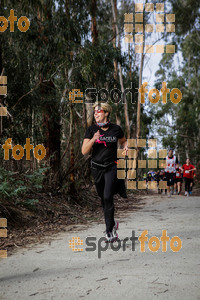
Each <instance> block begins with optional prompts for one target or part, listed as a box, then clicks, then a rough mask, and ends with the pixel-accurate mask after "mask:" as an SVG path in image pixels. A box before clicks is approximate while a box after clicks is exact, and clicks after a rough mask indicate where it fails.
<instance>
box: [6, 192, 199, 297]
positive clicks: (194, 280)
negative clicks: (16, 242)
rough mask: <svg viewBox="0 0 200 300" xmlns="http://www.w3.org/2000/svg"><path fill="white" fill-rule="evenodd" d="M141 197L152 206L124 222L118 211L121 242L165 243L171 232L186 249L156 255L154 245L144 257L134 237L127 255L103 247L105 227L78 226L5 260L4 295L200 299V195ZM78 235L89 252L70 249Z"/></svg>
mask: <svg viewBox="0 0 200 300" xmlns="http://www.w3.org/2000/svg"><path fill="white" fill-rule="evenodd" d="M141 198H142V202H143V203H145V205H141V206H142V209H139V210H137V211H133V212H129V214H128V215H125V214H124V217H122V216H121V217H119V215H118V213H119V211H118V213H117V216H116V217H117V218H119V221H120V227H119V238H120V241H122V242H123V241H124V239H125V238H126V237H130V236H131V232H132V231H135V234H136V236H140V235H141V233H142V232H143V231H144V230H148V234H147V238H148V241H149V240H150V238H151V237H152V236H156V237H158V238H160V237H161V235H162V230H167V236H169V238H170V240H171V239H172V237H174V236H178V237H179V238H180V239H181V241H182V248H181V249H180V251H179V252H173V251H172V249H171V244H170V242H167V251H166V252H162V245H160V248H159V249H158V251H157V252H152V251H150V249H149V248H148V241H147V242H145V252H141V249H140V242H139V241H136V242H135V250H133V248H132V242H131V240H130V239H129V240H128V241H127V242H126V248H125V250H123V248H122V247H121V248H120V249H118V251H114V249H115V248H114V247H118V243H117V242H116V243H114V244H115V245H114V244H113V247H111V244H110V245H108V248H107V250H105V251H103V249H102V248H104V249H105V243H104V242H103V241H102V242H101V243H99V241H100V240H99V238H100V237H101V236H102V233H103V230H104V224H103V222H101V223H93V224H90V226H89V227H88V225H86V226H84V225H76V226H75V227H74V228H72V230H71V231H70V232H62V233H59V234H57V236H55V237H54V239H52V240H51V241H49V242H45V243H42V244H39V245H30V246H29V249H19V251H18V252H17V253H15V254H14V255H11V256H10V255H8V258H7V259H2V260H0V268H1V275H0V298H1V299H2V300H13V299H16V300H27V299H37V300H46V299H51V300H54V299H56V300H57V299H59V300H60V299H70V300H71V299H81V298H83V299H91V300H93V299H111V300H112V299H113V300H116V299H122V298H123V299H136V300H140V299H145V300H151V299H160V300H168V299H177V300H183V299H194V300H200V288H199V287H200V259H199V258H200V255H199V246H200V237H199V227H200V219H199V209H200V197H198V196H195V195H194V196H192V197H184V196H175V195H174V196H172V197H171V198H168V197H166V196H165V195H158V194H154V195H149V194H148V195H147V194H146V195H143V196H141ZM129 204H130V203H129ZM136 206H137V205H136ZM96 215H97V214H96ZM76 236H79V237H80V239H81V240H83V246H82V247H83V251H82V252H75V251H72V249H71V248H69V241H70V240H71V239H72V237H76ZM87 237H96V238H97V239H96V240H95V241H96V243H95V244H96V246H97V247H96V250H94V251H88V250H87V245H86V238H87ZM100 246H101V248H100ZM154 246H155V245H154ZM175 246H176V244H175ZM77 247H80V246H77ZM115 250H116V249H115ZM99 252H100V254H101V256H100V258H98V254H99Z"/></svg>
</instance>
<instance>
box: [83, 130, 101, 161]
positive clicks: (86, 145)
mask: <svg viewBox="0 0 200 300" xmlns="http://www.w3.org/2000/svg"><path fill="white" fill-rule="evenodd" d="M99 136H100V132H99V130H98V131H97V132H95V134H94V136H93V138H92V139H84V140H83V145H82V149H81V152H82V154H83V155H85V154H87V153H89V152H90V151H91V149H92V147H93V145H94V142H95V141H96V140H97V139H98V138H99Z"/></svg>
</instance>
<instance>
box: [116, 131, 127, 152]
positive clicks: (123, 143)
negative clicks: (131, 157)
mask: <svg viewBox="0 0 200 300" xmlns="http://www.w3.org/2000/svg"><path fill="white" fill-rule="evenodd" d="M118 141H119V142H120V145H121V146H122V147H123V150H124V151H126V155H127V152H128V146H127V140H126V138H125V136H123V137H122V138H121V139H118ZM124 151H123V152H124Z"/></svg>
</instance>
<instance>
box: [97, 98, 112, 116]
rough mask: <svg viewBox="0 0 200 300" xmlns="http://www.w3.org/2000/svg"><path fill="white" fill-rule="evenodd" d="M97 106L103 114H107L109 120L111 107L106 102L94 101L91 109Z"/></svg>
mask: <svg viewBox="0 0 200 300" xmlns="http://www.w3.org/2000/svg"><path fill="white" fill-rule="evenodd" d="M97 106H100V107H101V108H102V109H103V110H104V111H105V112H109V114H108V118H109V116H110V113H111V112H112V107H111V106H110V105H109V104H108V103H107V102H99V101H96V102H95V103H94V104H93V105H92V107H93V109H95V107H97Z"/></svg>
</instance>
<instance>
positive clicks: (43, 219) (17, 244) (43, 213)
mask: <svg viewBox="0 0 200 300" xmlns="http://www.w3.org/2000/svg"><path fill="white" fill-rule="evenodd" d="M145 193H146V192H144V191H140V192H139V194H138V192H135V193H129V196H128V199H123V198H121V197H119V196H118V195H115V196H114V199H115V211H116V213H117V214H118V215H121V216H122V215H123V214H127V213H129V212H131V211H134V210H136V209H140V207H141V206H142V202H141V200H140V199H139V197H138V195H141V194H145ZM136 194H137V197H136ZM35 196H36V197H37V199H38V200H39V202H38V203H36V204H34V205H29V206H27V205H26V206H23V205H16V204H14V203H12V202H9V201H4V202H1V203H0V218H7V224H8V227H7V229H8V237H7V238H0V249H5V250H7V251H8V252H9V254H11V253H13V252H14V250H17V249H19V248H21V247H27V246H28V245H29V244H31V243H37V242H38V243H40V242H42V241H45V240H50V239H51V237H53V236H55V235H56V234H57V233H58V232H64V231H70V230H73V229H74V228H75V227H76V224H82V225H85V226H89V224H91V223H93V222H104V220H103V213H102V208H101V204H100V198H99V197H98V195H97V193H96V190H95V188H94V187H92V189H91V188H90V190H89V192H84V194H83V195H82V198H81V199H82V202H80V203H76V202H75V201H73V202H72V200H71V199H67V196H66V195H62V194H60V195H58V194H56V195H53V194H51V193H49V194H46V193H38V194H37V195H35Z"/></svg>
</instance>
